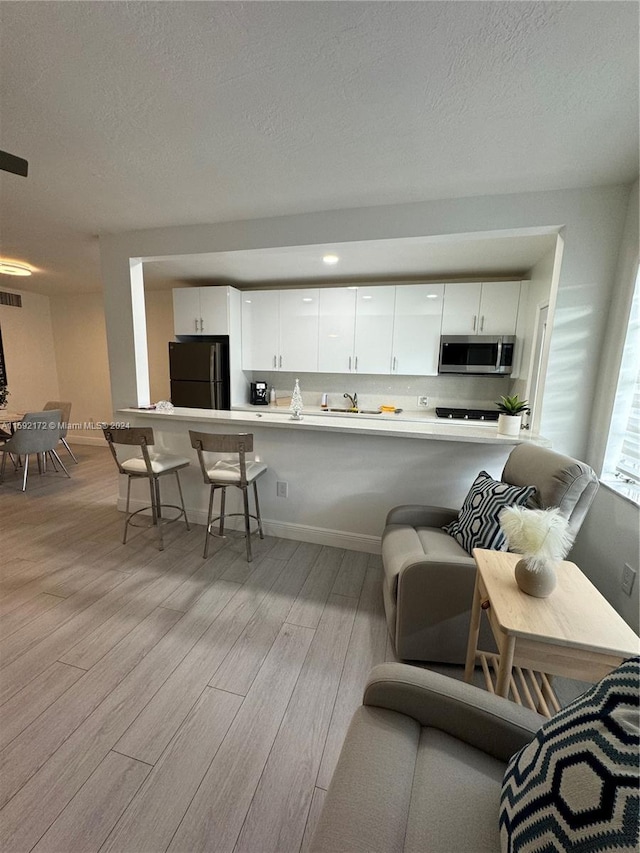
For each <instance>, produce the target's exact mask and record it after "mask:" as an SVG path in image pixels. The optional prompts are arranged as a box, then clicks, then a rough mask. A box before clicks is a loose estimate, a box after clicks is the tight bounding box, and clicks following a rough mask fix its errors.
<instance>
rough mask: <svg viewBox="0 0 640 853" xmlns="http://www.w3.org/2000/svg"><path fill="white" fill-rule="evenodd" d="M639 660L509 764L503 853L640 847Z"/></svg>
mask: <svg viewBox="0 0 640 853" xmlns="http://www.w3.org/2000/svg"><path fill="white" fill-rule="evenodd" d="M639 702H640V658H634V659H632V660H628V661H625V662H624V663H623V664H622V665H621V666H619V667H618V669H616V670H614V671H613V672H612V673H610V674H609V675H607V676H605V678H603V679H602V681H600V683H599V684H596V685H594V687H592V688H591V689H590V690H588V691H587V692H586V693H584V694H583V695H582V696H580V697H579V698H578V699H575V700H574V701H573V702H571V704H570V705H567V707H566V708H564V709H563V710H562V711H560V712H559V713H558V714H556V715H555V716H554V717H552V718H551V719H550V720H549V721H548V722H547V723H545V724H544V725H543V726H542V728H541V729H540V731H538V733H537V734H536V736H535V737H534V739H533V740H532V741H531V743H530V744H528V745H527V746H525V747H524V748H523V749H521V750H520V752H517V753H516V754H515V755H514V756H513V757H512V758H511V760H510V761H509V764H508V765H507V770H506V772H505V776H504V781H503V785H502V796H501V799H500V822H499V825H500V843H501V847H502V851H503V853H555V851H558V853H600V851H605V850H615V851H618V853H636V851H637V850H638V849H639V846H640V821H639V808H640V797H639V795H638V782H639V779H638V760H639V751H640V707H639Z"/></svg>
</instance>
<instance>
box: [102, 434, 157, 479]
mask: <svg viewBox="0 0 640 853" xmlns="http://www.w3.org/2000/svg"><path fill="white" fill-rule="evenodd" d="M102 432H103V433H104V437H105V439H106V440H107V443H108V444H109V449H110V450H111V455H112V456H113V458H114V459H115V463H116V465H117V466H118V471H120V473H121V474H127V473H128V472H127V471H125V470H124V468H123V467H122V465H121V464H120V460H119V459H118V454H117V452H116V448H115V445H116V444H127V445H129V446H131V445H134V446H137V447H140V448H141V450H142V458H143V459H144V462H145V465H146V467H147V471H148V473H149V476H153V470H152V468H151V459H150V457H149V447H153V445H154V444H155V439H154V437H153V429H152V428H151V427H121V426H115V425H114V424H107V425H106V426H103V427H102Z"/></svg>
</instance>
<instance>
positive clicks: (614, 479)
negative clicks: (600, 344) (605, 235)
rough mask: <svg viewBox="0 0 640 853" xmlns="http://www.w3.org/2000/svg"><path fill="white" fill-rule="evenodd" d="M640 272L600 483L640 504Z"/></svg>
mask: <svg viewBox="0 0 640 853" xmlns="http://www.w3.org/2000/svg"><path fill="white" fill-rule="evenodd" d="M639 282H640V270H639V271H637V272H636V282H635V288H634V294H633V299H632V302H631V311H630V313H629V323H628V326H627V334H626V339H625V345H624V352H623V355H622V363H621V365H620V374H619V377H618V387H617V391H616V399H615V404H614V409H613V415H612V419H611V428H610V432H609V441H608V444H607V453H606V458H605V466H604V472H603V480H604V481H605V482H608V483H609V484H610V485H615V488H616V490H617V491H620V492H621V493H622V494H624V495H626V496H627V497H629V498H631V499H632V500H634V501H635V502H636V503H640V283H639Z"/></svg>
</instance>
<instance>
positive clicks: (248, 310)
mask: <svg viewBox="0 0 640 853" xmlns="http://www.w3.org/2000/svg"><path fill="white" fill-rule="evenodd" d="M319 301H320V300H319V292H318V290H317V289H313V288H311V289H309V290H306V289H305V290H252V291H244V292H243V294H242V367H243V369H244V370H288V371H292V370H297V371H300V372H301V373H302V372H305V373H314V372H315V371H317V370H318V312H319Z"/></svg>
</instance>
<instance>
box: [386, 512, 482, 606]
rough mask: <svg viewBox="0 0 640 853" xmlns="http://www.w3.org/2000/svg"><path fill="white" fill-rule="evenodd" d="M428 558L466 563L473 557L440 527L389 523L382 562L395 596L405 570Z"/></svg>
mask: <svg viewBox="0 0 640 853" xmlns="http://www.w3.org/2000/svg"><path fill="white" fill-rule="evenodd" d="M425 559H428V560H429V561H430V562H454V563H459V562H463V563H464V564H465V565H466V564H468V563H469V561H470V559H471V558H470V557H469V555H468V554H467V552H466V551H465V550H464V548H461V547H460V545H458V543H457V542H456V541H455V539H452V538H451V536H449V535H448V534H447V533H445V532H444V531H443V530H441V529H439V528H436V527H411V526H410V525H405V524H388V525H387V526H386V527H385V530H384V534H383V536H382V564H383V566H384V576H385V581H386V584H387V587H388V589H389V592H390V593H391V595H392V596H393V597H394V598H395V596H396V591H397V586H398V575H399V574H400V572H401V571H402V569H404V567H405V566H408V565H410V564H412V563H417V562H420V560H425ZM471 562H473V561H471Z"/></svg>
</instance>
